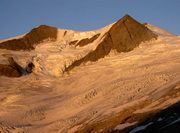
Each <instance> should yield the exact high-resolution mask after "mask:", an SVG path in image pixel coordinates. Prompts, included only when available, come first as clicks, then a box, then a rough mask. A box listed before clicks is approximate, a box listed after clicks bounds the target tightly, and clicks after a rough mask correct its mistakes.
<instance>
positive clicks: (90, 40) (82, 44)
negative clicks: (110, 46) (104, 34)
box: [76, 34, 100, 47]
mask: <svg viewBox="0 0 180 133" xmlns="http://www.w3.org/2000/svg"><path fill="white" fill-rule="evenodd" d="M99 36H100V34H97V35H94V36H93V37H92V38H85V39H82V40H81V41H79V42H78V43H77V44H76V46H80V47H83V46H85V45H87V44H89V43H92V42H94V41H95V40H96V39H97V38H98V37H99Z"/></svg>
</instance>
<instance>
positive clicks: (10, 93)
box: [0, 15, 180, 133]
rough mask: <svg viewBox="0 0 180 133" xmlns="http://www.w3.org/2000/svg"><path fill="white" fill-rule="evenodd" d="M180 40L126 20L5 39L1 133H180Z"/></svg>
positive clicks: (0, 54)
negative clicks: (99, 25) (88, 28)
mask: <svg viewBox="0 0 180 133" xmlns="http://www.w3.org/2000/svg"><path fill="white" fill-rule="evenodd" d="M179 41H180V37H179V36H176V35H173V34H171V33H169V32H168V31H165V30H163V29H161V28H159V27H156V26H154V25H151V24H148V23H144V24H141V23H139V22H137V21H136V20H135V19H133V18H132V17H130V16H129V15H125V16H124V17H123V18H121V19H120V20H118V21H117V22H114V23H112V24H110V25H108V26H106V27H103V28H101V29H98V30H94V31H84V32H80V31H73V30H67V29H60V28H55V27H50V26H46V25H41V26H38V27H36V28H34V29H32V30H31V31H30V32H29V33H26V34H24V35H21V36H18V37H13V38H9V39H5V40H2V41H0V91H1V94H0V107H1V108H0V109H1V110H0V132H47V133H50V132H62V133H66V132H67V133H73V132H76V133H90V132H91V133H93V132H102V133H106V132H112V133H117V132H124V133H125V132H131V133H134V132H161V131H162V132H165V131H168V132H171V131H173V132H178V130H179V128H178V123H179V116H180V114H179V111H178V110H179V101H180V93H179V89H180V76H179V75H180V71H179V67H180V64H179V62H180V58H179V52H180V51H179V49H180V46H179ZM169 112H171V113H169ZM157 127H158V128H157Z"/></svg>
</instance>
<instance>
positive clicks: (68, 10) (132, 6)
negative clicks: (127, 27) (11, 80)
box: [0, 0, 180, 40]
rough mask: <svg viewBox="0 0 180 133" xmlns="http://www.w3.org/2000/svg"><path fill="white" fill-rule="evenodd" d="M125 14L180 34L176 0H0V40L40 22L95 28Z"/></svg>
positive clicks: (179, 3) (178, 9)
mask: <svg viewBox="0 0 180 133" xmlns="http://www.w3.org/2000/svg"><path fill="white" fill-rule="evenodd" d="M125 14H129V15H130V16H132V17H133V18H134V19H136V20H137V21H139V22H140V23H144V22H148V23H151V24H153V25H156V26H159V27H161V28H163V29H165V30H168V31H170V32H172V33H174V34H176V35H180V0H0V40H2V39H5V38H9V37H14V36H18V35H22V34H25V33H27V32H28V31H29V30H31V29H32V28H34V27H36V26H38V25H42V24H45V25H49V26H54V27H58V28H65V29H72V30H78V31H87V30H95V29H99V28H102V27H104V26H106V25H108V24H110V23H112V22H114V21H117V20H119V19H120V18H121V17H123V16H124V15H125Z"/></svg>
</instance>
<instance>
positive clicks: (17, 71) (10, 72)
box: [0, 57, 35, 77]
mask: <svg viewBox="0 0 180 133" xmlns="http://www.w3.org/2000/svg"><path fill="white" fill-rule="evenodd" d="M8 61H9V64H6V65H4V64H0V76H7V77H20V76H22V75H26V74H28V73H32V70H33V68H34V67H35V66H34V64H33V63H32V62H30V63H29V64H28V65H27V67H26V68H25V69H24V68H23V67H21V66H20V65H19V64H17V63H16V62H15V61H14V59H13V58H12V57H9V58H8Z"/></svg>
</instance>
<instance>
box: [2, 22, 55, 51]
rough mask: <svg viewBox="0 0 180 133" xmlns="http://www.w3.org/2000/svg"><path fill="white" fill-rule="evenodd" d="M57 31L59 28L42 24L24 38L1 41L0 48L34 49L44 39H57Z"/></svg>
mask: <svg viewBox="0 0 180 133" xmlns="http://www.w3.org/2000/svg"><path fill="white" fill-rule="evenodd" d="M57 32H58V30H57V28H54V27H50V26H46V25H41V26H39V27H37V28H34V29H32V30H31V31H30V32H29V33H27V34H26V35H25V36H24V37H22V38H19V39H12V40H7V41H4V42H1V43H0V49H8V50H16V51H17V50H33V49H34V48H35V46H36V45H37V44H38V43H40V42H42V41H43V40H46V39H50V40H51V41H55V40H56V39H57Z"/></svg>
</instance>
